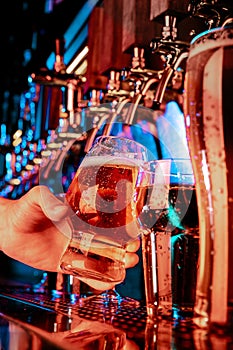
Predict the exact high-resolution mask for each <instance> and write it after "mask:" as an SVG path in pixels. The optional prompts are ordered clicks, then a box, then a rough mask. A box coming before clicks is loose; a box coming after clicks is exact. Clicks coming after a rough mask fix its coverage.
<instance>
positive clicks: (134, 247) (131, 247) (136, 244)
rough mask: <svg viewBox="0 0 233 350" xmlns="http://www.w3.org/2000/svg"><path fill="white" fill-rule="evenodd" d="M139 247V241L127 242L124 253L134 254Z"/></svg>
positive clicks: (137, 239)
mask: <svg viewBox="0 0 233 350" xmlns="http://www.w3.org/2000/svg"><path fill="white" fill-rule="evenodd" d="M139 247H140V239H139V238H136V239H135V240H133V241H131V242H129V243H128V244H127V246H126V251H127V252H130V253H134V252H136V251H137V250H138V249H139Z"/></svg>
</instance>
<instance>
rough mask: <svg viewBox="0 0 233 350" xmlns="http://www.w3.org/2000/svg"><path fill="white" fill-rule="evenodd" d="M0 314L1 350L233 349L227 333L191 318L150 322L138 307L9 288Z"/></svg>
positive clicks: (231, 337)
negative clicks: (196, 323)
mask: <svg viewBox="0 0 233 350" xmlns="http://www.w3.org/2000/svg"><path fill="white" fill-rule="evenodd" d="M0 313H1V319H0V337H1V346H2V348H1V349H3V350H24V349H25V350H26V349H30V350H32V349H33V350H43V349H46V350H50V349H51V350H53V349H54V350H56V349H61V350H62V349H64V350H73V349H75V350H77V349H79V350H173V349H174V350H185V349H189V350H219V349H224V350H232V349H233V335H228V336H218V335H216V334H208V333H207V331H206V330H204V329H198V328H196V327H195V326H194V324H193V323H192V319H191V318H186V319H177V320H174V321H173V322H171V321H169V320H158V321H157V322H154V323H150V322H149V321H148V320H147V317H146V309H145V306H144V305H140V306H139V307H129V306H127V307H125V306H122V305H121V306H119V305H117V304H111V303H109V304H108V305H106V306H104V307H103V306H102V304H101V305H100V304H98V303H95V302H93V301H92V300H91V299H90V300H87V301H86V302H85V300H84V301H83V302H82V303H80V300H79V298H68V297H65V296H64V295H60V296H59V295H50V296H49V295H45V294H39V293H29V292H26V291H25V290H24V289H18V290H16V288H14V290H11V289H8V290H2V291H1V294H0ZM12 344H13V345H12Z"/></svg>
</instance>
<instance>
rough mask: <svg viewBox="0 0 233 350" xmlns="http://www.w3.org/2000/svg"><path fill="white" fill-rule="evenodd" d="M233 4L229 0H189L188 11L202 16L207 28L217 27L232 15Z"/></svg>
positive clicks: (195, 15) (196, 15)
mask: <svg viewBox="0 0 233 350" xmlns="http://www.w3.org/2000/svg"><path fill="white" fill-rule="evenodd" d="M232 11H233V5H232V3H231V4H230V1H229V0H203V1H199V0H190V2H189V5H188V13H189V14H190V15H191V16H193V17H199V18H203V19H204V20H205V23H206V24H207V27H208V29H212V28H217V27H219V26H221V25H223V23H224V22H225V21H227V20H228V19H229V18H230V16H231V15H232Z"/></svg>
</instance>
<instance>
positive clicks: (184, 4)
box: [146, 0, 189, 20]
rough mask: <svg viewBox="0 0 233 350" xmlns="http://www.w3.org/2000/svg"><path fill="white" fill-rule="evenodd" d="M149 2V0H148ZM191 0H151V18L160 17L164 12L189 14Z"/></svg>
mask: <svg viewBox="0 0 233 350" xmlns="http://www.w3.org/2000/svg"><path fill="white" fill-rule="evenodd" d="M146 2H148V0H146ZM188 4H189V0H178V1H177V0H151V1H150V17H149V18H150V19H151V20H153V19H156V18H157V17H158V18H160V17H162V16H163V15H164V13H168V14H170V13H171V14H175V13H176V14H177V15H178V16H179V15H184V14H185V15H187V10H188Z"/></svg>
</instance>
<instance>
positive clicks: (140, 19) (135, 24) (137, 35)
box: [122, 0, 157, 52]
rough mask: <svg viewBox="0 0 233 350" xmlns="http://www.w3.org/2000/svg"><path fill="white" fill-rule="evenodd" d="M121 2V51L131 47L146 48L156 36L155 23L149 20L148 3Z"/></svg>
mask: <svg viewBox="0 0 233 350" xmlns="http://www.w3.org/2000/svg"><path fill="white" fill-rule="evenodd" d="M122 1H123V23H122V30H123V37H122V51H123V52H127V51H129V50H132V48H133V47H135V46H139V47H147V46H148V45H149V44H150V41H151V40H152V39H153V38H154V37H155V35H157V27H156V23H155V22H153V21H151V20H150V1H148V0H122Z"/></svg>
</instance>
